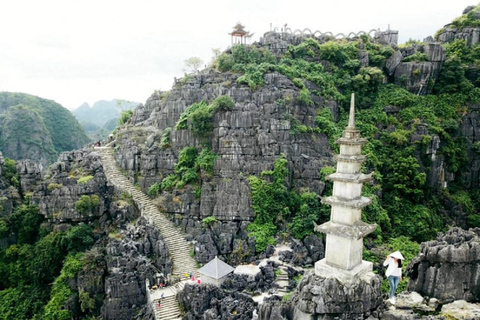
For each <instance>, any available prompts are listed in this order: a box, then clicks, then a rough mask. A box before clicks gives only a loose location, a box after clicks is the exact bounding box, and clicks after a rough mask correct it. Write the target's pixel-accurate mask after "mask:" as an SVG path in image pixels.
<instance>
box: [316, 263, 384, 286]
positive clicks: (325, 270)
mask: <svg viewBox="0 0 480 320" xmlns="http://www.w3.org/2000/svg"><path fill="white" fill-rule="evenodd" d="M315 275H317V276H319V277H323V278H336V279H338V280H339V281H340V282H342V283H348V282H356V281H357V280H358V279H359V278H361V279H363V278H371V277H374V276H375V274H374V273H373V263H371V262H368V261H364V260H362V263H360V264H358V265H357V266H355V267H354V268H353V269H351V270H344V269H339V268H338V267H334V266H330V265H328V264H327V261H326V259H322V260H320V261H317V262H316V263H315Z"/></svg>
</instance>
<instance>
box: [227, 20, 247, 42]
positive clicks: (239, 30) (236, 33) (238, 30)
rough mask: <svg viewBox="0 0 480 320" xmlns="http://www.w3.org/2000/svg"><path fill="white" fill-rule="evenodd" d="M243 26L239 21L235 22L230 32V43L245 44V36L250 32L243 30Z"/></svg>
mask: <svg viewBox="0 0 480 320" xmlns="http://www.w3.org/2000/svg"><path fill="white" fill-rule="evenodd" d="M244 28H245V26H242V25H241V24H240V22H237V24H236V25H235V27H233V31H232V32H231V33H230V36H231V37H232V45H235V44H247V38H248V37H249V35H250V32H248V31H245V30H244Z"/></svg>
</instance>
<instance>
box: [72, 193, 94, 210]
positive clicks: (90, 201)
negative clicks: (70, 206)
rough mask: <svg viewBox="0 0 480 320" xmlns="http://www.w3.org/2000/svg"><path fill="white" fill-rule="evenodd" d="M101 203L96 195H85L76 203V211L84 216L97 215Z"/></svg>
mask: <svg viewBox="0 0 480 320" xmlns="http://www.w3.org/2000/svg"><path fill="white" fill-rule="evenodd" d="M99 204H100V201H99V199H98V196H97V195H96V194H94V195H92V196H87V195H83V196H81V197H80V199H78V201H77V202H75V210H77V212H78V213H80V214H82V215H90V214H93V213H95V211H96V210H97V208H98V206H99Z"/></svg>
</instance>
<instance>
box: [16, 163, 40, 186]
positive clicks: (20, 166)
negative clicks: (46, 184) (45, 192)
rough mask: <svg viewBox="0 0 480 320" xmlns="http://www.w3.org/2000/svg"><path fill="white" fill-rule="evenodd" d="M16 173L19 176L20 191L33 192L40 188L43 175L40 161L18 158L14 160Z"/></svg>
mask: <svg viewBox="0 0 480 320" xmlns="http://www.w3.org/2000/svg"><path fill="white" fill-rule="evenodd" d="M16 168H17V173H18V175H19V176H20V187H21V190H22V192H23V193H24V194H25V193H27V192H35V191H39V190H40V189H41V185H42V183H41V182H42V180H43V176H44V167H43V165H42V164H41V163H40V162H37V161H33V160H19V161H17V162H16Z"/></svg>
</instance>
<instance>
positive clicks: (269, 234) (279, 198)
mask: <svg viewBox="0 0 480 320" xmlns="http://www.w3.org/2000/svg"><path fill="white" fill-rule="evenodd" d="M287 162H288V161H287V160H286V159H285V156H282V157H280V158H279V159H277V160H276V161H275V165H274V169H273V171H263V172H262V178H258V177H256V176H250V177H249V178H248V179H249V182H250V190H251V196H252V207H253V210H254V211H255V215H256V217H255V220H254V221H253V222H252V223H250V224H249V225H248V228H247V230H248V231H249V235H250V236H252V237H254V238H255V246H256V250H257V252H263V251H265V249H266V247H267V246H268V245H269V244H271V245H273V244H275V239H274V237H275V235H276V234H277V232H278V231H279V228H278V227H280V229H283V230H289V231H290V232H291V234H292V235H293V236H294V237H296V238H299V239H303V238H304V237H305V236H307V235H310V234H312V233H313V226H314V225H313V222H319V221H320V220H321V221H322V222H325V221H326V219H325V217H322V216H320V210H319V208H320V202H319V199H318V197H317V195H316V194H315V193H312V192H304V193H302V194H298V193H297V192H295V191H294V190H289V187H288V186H287V182H288V181H287V177H288V173H289V171H288V168H287ZM289 220H291V221H292V222H291V223H287V221H289Z"/></svg>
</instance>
